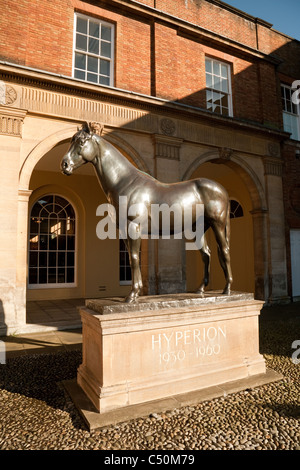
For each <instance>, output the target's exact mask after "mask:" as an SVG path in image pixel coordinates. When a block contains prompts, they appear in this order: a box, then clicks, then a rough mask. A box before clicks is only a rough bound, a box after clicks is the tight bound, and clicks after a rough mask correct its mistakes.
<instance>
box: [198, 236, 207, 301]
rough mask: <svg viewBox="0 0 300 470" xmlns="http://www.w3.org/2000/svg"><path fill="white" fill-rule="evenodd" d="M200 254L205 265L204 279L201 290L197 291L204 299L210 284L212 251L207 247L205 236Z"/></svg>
mask: <svg viewBox="0 0 300 470" xmlns="http://www.w3.org/2000/svg"><path fill="white" fill-rule="evenodd" d="M200 254H201V256H202V261H203V263H204V278H203V280H202V283H201V285H200V287H199V289H198V290H197V291H196V294H201V295H202V296H203V297H204V290H205V287H206V286H207V285H208V283H209V273H210V249H209V246H208V245H207V242H206V238H205V235H203V239H202V247H201V248H200Z"/></svg>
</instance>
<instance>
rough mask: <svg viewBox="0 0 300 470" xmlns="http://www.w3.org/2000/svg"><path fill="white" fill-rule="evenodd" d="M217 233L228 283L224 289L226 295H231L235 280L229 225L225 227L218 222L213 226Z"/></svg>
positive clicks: (221, 263)
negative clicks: (232, 269) (233, 277)
mask: <svg viewBox="0 0 300 470" xmlns="http://www.w3.org/2000/svg"><path fill="white" fill-rule="evenodd" d="M212 228H213V231H214V233H215V237H216V241H217V244H218V255H219V261H220V265H221V267H222V269H223V271H224V275H225V279H226V285H225V287H224V290H223V294H224V295H230V293H231V284H232V282H233V279H232V272H231V264H230V249H229V233H226V231H227V229H228V225H227V224H226V225H225V226H224V227H223V228H222V227H220V226H219V225H218V224H214V225H213V226H212Z"/></svg>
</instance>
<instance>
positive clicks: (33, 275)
mask: <svg viewBox="0 0 300 470" xmlns="http://www.w3.org/2000/svg"><path fill="white" fill-rule="evenodd" d="M37 272H38V270H37V269H36V268H29V279H28V281H29V284H37V282H38V280H37Z"/></svg>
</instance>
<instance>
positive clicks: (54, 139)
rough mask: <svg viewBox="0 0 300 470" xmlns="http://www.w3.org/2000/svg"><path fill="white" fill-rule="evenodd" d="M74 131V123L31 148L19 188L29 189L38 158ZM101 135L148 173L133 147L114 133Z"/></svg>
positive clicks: (20, 178) (75, 127) (21, 171)
mask: <svg viewBox="0 0 300 470" xmlns="http://www.w3.org/2000/svg"><path fill="white" fill-rule="evenodd" d="M76 131H77V124H74V125H72V126H70V127H68V128H66V129H62V130H60V131H57V132H55V133H53V134H51V135H49V136H48V137H46V138H45V139H43V140H42V141H41V142H39V143H38V144H37V145H36V146H35V147H34V148H33V149H32V150H31V152H30V153H29V154H28V155H27V157H26V159H25V161H24V163H23V165H22V167H21V170H20V173H19V188H20V189H22V190H27V189H29V183H30V178H31V174H32V172H33V170H34V167H35V166H36V164H37V163H38V162H39V160H40V159H41V158H43V156H44V155H45V154H46V153H47V152H49V151H50V150H51V149H52V148H53V147H54V146H55V145H57V144H58V143H60V142H63V141H67V140H69V139H71V137H72V136H73V135H74V134H75V132H76ZM103 137H104V138H105V139H106V140H108V141H109V142H110V143H112V144H115V145H116V146H117V147H119V148H120V149H121V150H123V151H124V152H125V154H127V156H128V157H129V158H130V159H131V160H132V161H133V162H134V163H135V164H136V166H137V167H138V168H139V169H140V170H142V171H145V172H146V173H149V169H148V167H147V165H146V164H145V162H144V161H143V159H142V158H141V157H140V155H139V154H138V152H137V151H136V150H135V149H133V147H132V146H131V145H130V144H128V143H127V142H126V141H125V140H124V139H122V138H120V137H119V136H116V135H115V134H114V133H109V132H105V134H104V136H103Z"/></svg>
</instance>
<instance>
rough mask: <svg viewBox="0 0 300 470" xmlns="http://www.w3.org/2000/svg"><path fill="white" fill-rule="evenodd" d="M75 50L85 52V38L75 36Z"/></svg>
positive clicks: (80, 35)
mask: <svg viewBox="0 0 300 470" xmlns="http://www.w3.org/2000/svg"><path fill="white" fill-rule="evenodd" d="M76 49H80V50H82V51H86V50H87V37H86V36H83V35H82V34H77V35H76Z"/></svg>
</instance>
